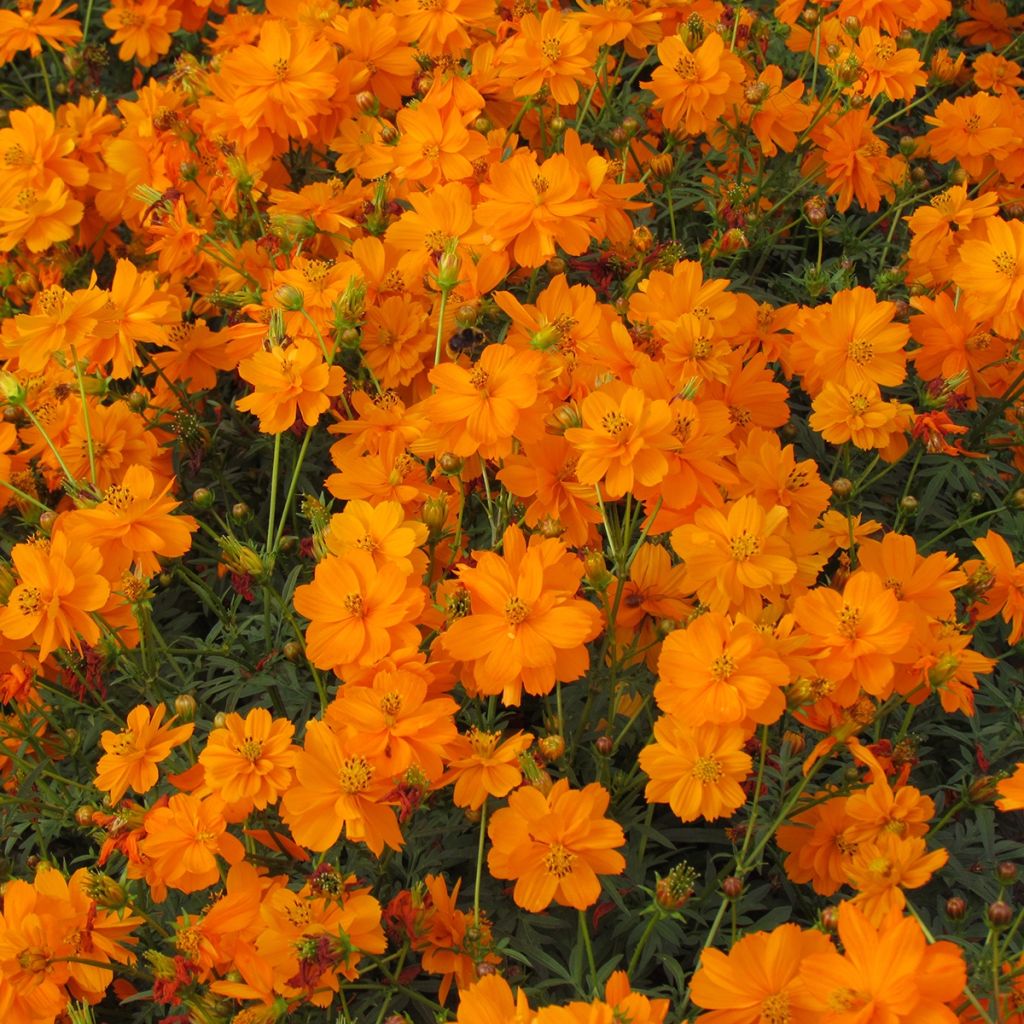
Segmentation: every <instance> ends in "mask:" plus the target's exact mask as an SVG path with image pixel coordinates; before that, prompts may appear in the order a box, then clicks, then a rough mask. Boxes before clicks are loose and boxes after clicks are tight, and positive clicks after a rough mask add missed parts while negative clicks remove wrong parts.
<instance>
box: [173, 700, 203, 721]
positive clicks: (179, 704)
mask: <svg viewBox="0 0 1024 1024" xmlns="http://www.w3.org/2000/svg"><path fill="white" fill-rule="evenodd" d="M197 707H198V705H197V704H196V699H195V697H193V696H192V694H190V693H179V694H178V696H177V697H175V698H174V714H175V716H176V717H177V718H178V719H179V720H180V721H182V722H191V721H192V720H193V719H194V718H195V717H196V708H197Z"/></svg>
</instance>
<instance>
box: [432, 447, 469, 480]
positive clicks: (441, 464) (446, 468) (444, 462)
mask: <svg viewBox="0 0 1024 1024" xmlns="http://www.w3.org/2000/svg"><path fill="white" fill-rule="evenodd" d="M463 465H464V463H463V460H462V459H461V458H460V457H459V456H458V455H456V454H455V453H454V452H444V453H443V454H441V455H439V456H438V457H437V468H438V469H439V470H441V472H442V473H443V474H444V475H445V476H458V475H459V474H460V473H461V472H462V467H463Z"/></svg>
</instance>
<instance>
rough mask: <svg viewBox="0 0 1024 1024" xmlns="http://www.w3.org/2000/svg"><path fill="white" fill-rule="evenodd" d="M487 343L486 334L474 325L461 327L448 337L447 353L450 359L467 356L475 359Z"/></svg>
mask: <svg viewBox="0 0 1024 1024" xmlns="http://www.w3.org/2000/svg"><path fill="white" fill-rule="evenodd" d="M486 344H487V335H486V334H484V332H483V331H481V330H478V329H477V328H476V327H462V328H460V329H459V330H457V331H456V332H455V333H454V334H453V335H452V336H451V337H450V338H449V339H448V354H449V355H450V356H451V357H452V359H457V358H458V357H459V356H469V358H470V359H476V358H477V357H478V356H479V355H480V353H481V352H482V351H483V349H484V346H485V345H486Z"/></svg>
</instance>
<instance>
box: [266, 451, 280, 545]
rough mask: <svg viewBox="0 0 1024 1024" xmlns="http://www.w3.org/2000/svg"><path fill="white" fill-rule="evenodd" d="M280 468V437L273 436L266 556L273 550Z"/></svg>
mask: <svg viewBox="0 0 1024 1024" xmlns="http://www.w3.org/2000/svg"><path fill="white" fill-rule="evenodd" d="M280 468H281V435H280V434H275V435H274V461H273V463H272V464H271V467H270V515H269V516H268V522H267V554H268V555H269V554H271V553H272V552H273V551H274V550H275V548H274V547H273V546H272V542H273V539H274V524H275V523H276V522H277V475H278V472H279V470H280Z"/></svg>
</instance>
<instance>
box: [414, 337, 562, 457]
mask: <svg viewBox="0 0 1024 1024" xmlns="http://www.w3.org/2000/svg"><path fill="white" fill-rule="evenodd" d="M543 362H544V359H543V356H542V355H541V354H540V353H539V352H521V351H517V350H516V349H514V348H512V346H511V345H488V346H487V347H486V348H485V349H484V350H483V352H482V353H481V354H480V358H479V359H478V360H477V361H476V363H475V364H474V365H473V367H472V369H466V368H465V367H463V366H460V365H459V364H457V363H442V364H441V365H440V366H435V367H434V368H433V369H432V370H431V371H430V373H429V377H430V383H431V384H433V385H434V387H435V388H436V391H435V393H434V394H433V395H431V396H430V398H428V399H426V400H425V401H424V402H422V403H421V404H420V406H419V407H418V411H419V412H420V414H421V415H423V416H425V417H427V418H428V419H429V420H430V422H431V423H432V424H434V430H433V431H432V434H434V435H435V436H436V437H437V440H436V443H435V446H434V447H435V448H436V450H437V452H438V454H441V453H443V452H446V451H450V452H454V453H455V454H456V455H461V456H466V455H474V454H476V453H477V452H479V453H480V454H481V455H483V456H484V457H485V458H499V457H500V456H502V455H506V454H508V453H509V452H510V451H511V450H512V438H513V436H515V434H516V431H517V429H518V427H519V423H520V419H521V417H522V416H523V414H524V412H525V411H526V410H528V409H529V408H530V407H531V406H532V405H533V404H534V403H535V402H536V401H537V394H538V390H539V386H538V385H539V383H540V379H541V375H542V373H543V370H542V367H543Z"/></svg>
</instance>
